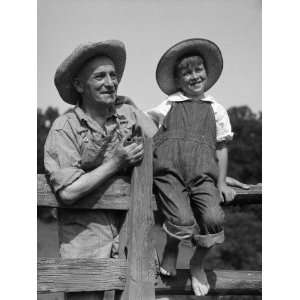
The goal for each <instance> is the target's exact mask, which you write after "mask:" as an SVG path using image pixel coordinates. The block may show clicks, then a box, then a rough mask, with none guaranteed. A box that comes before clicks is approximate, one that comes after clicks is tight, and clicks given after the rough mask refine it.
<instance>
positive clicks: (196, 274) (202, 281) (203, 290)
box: [190, 265, 209, 296]
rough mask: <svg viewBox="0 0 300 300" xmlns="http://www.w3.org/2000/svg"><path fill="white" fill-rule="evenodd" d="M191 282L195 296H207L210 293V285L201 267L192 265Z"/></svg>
mask: <svg viewBox="0 0 300 300" xmlns="http://www.w3.org/2000/svg"><path fill="white" fill-rule="evenodd" d="M190 271H191V281H192V288H193V291H194V294H195V295H196V296H205V295H207V293H208V291H209V283H208V281H207V277H206V274H205V271H204V269H203V268H202V267H201V266H197V265H190Z"/></svg>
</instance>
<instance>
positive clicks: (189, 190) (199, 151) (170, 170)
mask: <svg viewBox="0 0 300 300" xmlns="http://www.w3.org/2000/svg"><path fill="white" fill-rule="evenodd" d="M153 140H154V161H153V163H154V165H153V167H154V190H155V194H156V196H157V199H158V205H159V207H160V209H161V210H162V212H163V214H164V215H165V217H166V221H165V223H164V224H163V228H164V230H165V231H166V232H167V234H169V235H171V236H173V237H175V238H177V239H187V238H192V240H193V241H194V243H195V244H196V245H199V246H202V247H211V246H212V245H214V244H216V243H222V242H223V241H224V232H223V222H224V213H223V210H222V209H221V207H220V202H221V196H220V193H219V190H218V188H217V186H216V183H217V179H218V163H217V158H216V121H215V116H214V112H213V109H212V107H211V104H210V103H208V102H204V101H193V100H188V101H182V102H173V103H172V108H171V109H170V111H169V113H168V114H167V116H166V117H165V119H164V122H163V124H162V126H161V127H160V129H159V131H158V132H157V133H156V135H155V136H154V138H153Z"/></svg>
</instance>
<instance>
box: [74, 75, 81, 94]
mask: <svg viewBox="0 0 300 300" xmlns="http://www.w3.org/2000/svg"><path fill="white" fill-rule="evenodd" d="M73 86H74V88H75V89H76V91H77V92H78V93H79V94H82V93H83V86H82V82H81V81H80V79H79V78H75V79H74V80H73Z"/></svg>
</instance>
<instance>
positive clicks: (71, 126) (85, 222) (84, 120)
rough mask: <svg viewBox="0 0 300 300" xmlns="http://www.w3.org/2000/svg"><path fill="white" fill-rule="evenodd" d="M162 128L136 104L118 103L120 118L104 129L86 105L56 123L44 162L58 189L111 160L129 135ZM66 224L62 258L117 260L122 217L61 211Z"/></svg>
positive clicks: (151, 131)
mask: <svg viewBox="0 0 300 300" xmlns="http://www.w3.org/2000/svg"><path fill="white" fill-rule="evenodd" d="M156 130H157V128H156V127H155V125H154V123H153V122H152V121H151V120H149V118H148V117H147V116H146V115H145V114H144V113H143V112H141V111H139V110H138V109H136V108H135V107H133V106H131V105H127V104H122V103H119V104H116V111H115V114H114V115H113V116H112V117H111V118H109V119H108V120H107V122H106V123H105V125H104V126H103V127H101V126H100V125H99V124H98V123H97V122H96V121H95V120H93V119H92V118H91V117H90V116H88V115H87V114H86V113H85V112H84V111H83V110H82V109H81V108H80V107H78V106H76V107H74V108H72V109H71V110H69V111H68V112H67V113H65V114H64V115H62V116H60V117H59V118H57V119H56V120H55V122H54V123H53V125H52V127H51V129H50V131H49V134H48V137H47V140H46V144H45V152H44V163H45V168H46V171H47V173H48V175H49V177H50V183H51V185H52V187H53V189H54V191H55V192H56V193H57V192H58V191H59V190H61V189H62V188H64V187H66V186H68V185H70V184H72V183H73V182H74V181H76V180H77V179H78V178H79V177H80V176H82V175H83V174H85V173H86V172H89V171H91V170H93V169H95V168H96V167H98V166H99V165H101V164H102V163H104V162H105V161H107V160H109V159H110V158H111V157H112V154H113V152H114V150H115V148H116V147H117V146H118V144H119V143H120V141H121V140H122V138H123V137H124V136H125V135H128V134H129V135H135V134H140V133H143V134H144V135H146V136H153V135H154V133H155V132H156ZM87 197H88V196H87ZM78 201H85V199H84V197H83V199H80V200H78ZM60 222H61V224H60V225H61V234H60V241H61V244H62V245H61V249H60V252H61V256H62V257H65V258H78V257H95V258H100V257H110V256H113V254H112V253H111V252H113V248H117V247H116V246H114V241H115V240H116V238H117V236H118V230H117V227H118V218H117V217H116V214H114V213H110V212H107V211H104V210H103V211H99V210H98V211H89V212H86V213H81V212H76V211H75V210H72V209H61V210H60Z"/></svg>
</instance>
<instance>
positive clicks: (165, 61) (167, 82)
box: [156, 39, 223, 95]
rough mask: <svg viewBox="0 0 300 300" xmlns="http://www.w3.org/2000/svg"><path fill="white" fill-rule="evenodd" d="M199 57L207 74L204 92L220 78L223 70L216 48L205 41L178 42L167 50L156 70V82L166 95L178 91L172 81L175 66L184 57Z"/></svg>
mask: <svg viewBox="0 0 300 300" xmlns="http://www.w3.org/2000/svg"><path fill="white" fill-rule="evenodd" d="M189 54H191V55H200V56H201V57H202V58H203V60H204V65H205V69H206V72H207V77H208V78H207V84H206V87H205V91H207V90H208V89H209V88H211V87H212V86H213V85H214V84H215V83H216V81H217V80H218V78H219V77H220V75H221V73H222V69H223V58H222V53H221V51H220V49H219V48H218V46H217V45H216V44H215V43H213V42H211V41H209V40H206V39H188V40H184V41H181V42H179V43H178V44H176V45H174V46H172V47H171V48H170V49H169V50H167V51H166V52H165V53H164V55H163V56H162V57H161V59H160V60H159V63H158V65H157V68H156V81H157V83H158V85H159V87H160V89H161V90H162V91H163V92H164V93H166V94H167V95H171V94H173V93H175V92H177V91H178V88H177V87H176V84H175V80H174V70H175V65H176V63H177V62H178V60H179V59H180V58H181V57H184V56H186V55H189Z"/></svg>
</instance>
